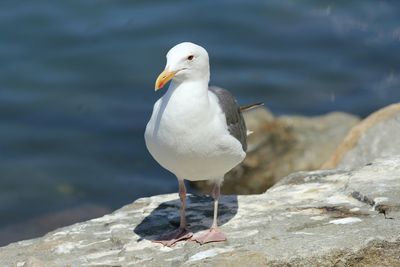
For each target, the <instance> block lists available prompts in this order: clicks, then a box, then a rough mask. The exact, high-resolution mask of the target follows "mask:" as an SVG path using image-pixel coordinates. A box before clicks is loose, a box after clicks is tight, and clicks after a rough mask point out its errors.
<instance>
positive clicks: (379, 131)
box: [323, 104, 400, 169]
mask: <svg viewBox="0 0 400 267" xmlns="http://www.w3.org/2000/svg"><path fill="white" fill-rule="evenodd" d="M399 136H400V104H393V105H390V106H387V107H385V108H382V109H380V110H378V111H376V112H374V113H372V114H371V115H370V116H368V117H367V118H366V119H364V120H363V121H362V122H360V123H359V124H357V125H356V126H354V127H353V128H352V129H351V131H350V132H349V133H348V135H347V136H346V138H345V139H344V141H343V143H342V144H341V145H340V146H339V147H338V148H337V150H336V151H335V152H334V153H333V155H332V156H331V158H330V159H329V160H328V161H327V162H326V163H325V164H324V165H323V168H325V169H333V168H342V169H354V168H357V167H360V166H363V165H365V164H367V163H368V162H371V161H373V160H374V159H376V158H380V157H388V156H393V155H400V138H399Z"/></svg>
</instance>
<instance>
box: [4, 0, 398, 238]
mask: <svg viewBox="0 0 400 267" xmlns="http://www.w3.org/2000/svg"><path fill="white" fill-rule="evenodd" d="M399 14H400V2H397V1H378V0H376V1H320V0H318V1H317V0H315V1H301V2H300V1H295V0H268V1H266V0H264V1H212V0H206V1H165V0H163V1H161V0H160V1H128V0H125V1H108V0H96V1H93V0H85V1H52V0H47V1H44V0H38V1H15V0H3V1H1V3H0V118H1V120H0V152H1V153H0V245H5V244H8V243H9V242H12V241H16V240H21V239H26V238H31V237H35V236H39V235H42V234H44V233H46V232H48V231H50V230H52V229H55V228H58V227H60V226H64V225H68V224H71V223H74V222H77V221H82V220H86V219H89V218H93V217H97V216H100V215H103V214H105V213H108V212H110V211H112V210H114V209H117V208H119V207H120V206H122V205H124V204H127V203H130V202H132V201H134V200H135V199H137V198H139V197H145V196H150V195H155V194H161V193H169V192H176V191H177V182H176V179H175V178H174V177H173V176H172V175H171V174H170V173H168V172H167V171H164V170H163V169H162V168H161V167H160V166H158V164H157V163H156V162H155V161H154V160H153V159H152V158H151V156H150V155H149V153H148V152H147V150H146V148H145V145H144V140H143V133H144V128H145V125H146V123H147V120H148V119H149V116H150V114H151V111H152V107H153V104H154V102H155V101H156V100H157V99H158V98H159V97H160V96H161V94H162V93H163V92H162V91H159V92H157V93H155V92H154V89H153V87H154V81H155V78H156V77H157V75H158V74H159V72H160V71H162V70H163V68H164V65H165V54H166V52H167V51H168V50H169V48H171V47H172V46H174V45H175V44H177V43H180V42H182V41H192V42H195V43H198V44H200V45H202V46H204V47H205V48H206V49H207V50H208V52H209V54H210V60H211V83H212V84H215V85H219V86H222V87H225V88H227V89H229V90H231V91H232V92H233V93H234V94H235V96H236V97H237V98H238V100H239V102H240V103H243V104H247V103H251V102H258V101H263V102H265V104H266V106H267V107H268V108H269V109H271V110H272V112H273V113H274V114H301V115H319V114H323V113H326V112H330V111H336V110H340V111H346V112H350V113H353V114H356V115H359V116H366V115H368V114H369V113H371V112H373V111H375V110H376V109H378V108H380V107H383V106H385V105H387V104H389V103H393V102H396V101H398V100H399V99H400V17H399Z"/></svg>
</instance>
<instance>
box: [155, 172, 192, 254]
mask: <svg viewBox="0 0 400 267" xmlns="http://www.w3.org/2000/svg"><path fill="white" fill-rule="evenodd" d="M178 181H179V198H180V199H181V209H180V216H181V220H180V225H179V228H178V229H175V230H173V231H172V232H168V233H166V234H165V235H163V236H161V237H160V239H159V240H155V241H154V242H156V243H161V244H163V245H164V246H167V247H171V246H173V245H174V244H175V243H176V242H179V241H182V240H187V239H190V238H191V237H192V236H193V233H192V232H190V231H189V230H188V229H187V228H186V216H185V210H186V187H185V183H184V182H183V180H182V179H178Z"/></svg>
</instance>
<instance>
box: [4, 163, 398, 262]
mask: <svg viewBox="0 0 400 267" xmlns="http://www.w3.org/2000/svg"><path fill="white" fill-rule="evenodd" d="M399 192H400V157H390V158H385V159H377V160H375V161H374V162H372V163H368V164H366V165H364V166H363V167H360V168H358V169H354V170H352V171H348V170H322V171H313V172H299V173H295V174H292V175H289V176H287V177H286V178H284V179H283V180H281V181H280V182H279V183H278V184H276V185H275V186H273V187H272V188H271V189H270V190H268V191H267V192H266V193H264V194H260V195H248V196H224V197H222V201H221V203H220V224H221V229H222V230H223V231H225V232H226V234H227V236H228V241H226V242H222V243H214V244H213V243H211V244H206V245H203V246H201V245H199V244H197V243H195V242H181V243H178V244H177V245H175V246H174V247H172V248H168V247H163V246H162V245H159V244H156V243H153V242H152V241H151V240H153V239H154V238H156V237H157V236H159V235H160V234H161V233H162V232H163V231H166V230H169V229H172V228H174V227H176V226H177V224H178V218H179V212H178V207H179V201H178V197H177V195H176V194H170V195H161V196H154V197H150V198H142V199H139V200H137V201H135V202H134V203H132V204H130V205H127V206H125V207H123V208H121V209H119V210H117V211H115V212H114V213H112V214H109V215H106V216H104V217H101V218H97V219H93V220H90V221H87V222H83V223H78V224H75V225H72V226H69V227H65V228H61V229H58V230H56V231H53V232H50V233H48V234H47V235H45V236H44V237H41V238H37V239H33V240H27V241H21V242H17V243H14V244H11V245H9V246H6V247H3V248H0V266H18V267H23V266H179V265H183V266H265V265H270V266H353V265H357V266H400V227H399V225H400V224H399V219H400V193H399ZM212 206H213V205H212V202H211V199H210V198H209V197H199V196H193V195H192V196H190V197H189V203H188V212H187V215H188V221H189V223H190V228H191V230H193V231H194V232H199V231H202V230H204V229H206V228H207V227H209V226H210V224H211V217H212Z"/></svg>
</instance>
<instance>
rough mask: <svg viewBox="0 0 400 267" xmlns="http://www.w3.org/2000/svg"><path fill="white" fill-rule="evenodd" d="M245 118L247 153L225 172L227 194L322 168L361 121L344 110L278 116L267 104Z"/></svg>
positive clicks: (205, 188)
mask: <svg viewBox="0 0 400 267" xmlns="http://www.w3.org/2000/svg"><path fill="white" fill-rule="evenodd" d="M244 118H245V120H246V124H247V128H248V129H249V130H251V131H253V134H251V135H250V136H249V137H248V144H249V145H248V153H247V157H246V159H245V160H244V161H243V163H242V164H240V165H239V166H237V167H236V168H234V169H233V170H232V171H231V172H229V173H228V174H227V175H226V176H225V182H224V186H223V187H222V192H223V193H224V194H257V193H262V192H265V190H267V189H268V188H269V187H271V186H272V185H274V184H275V183H276V181H278V180H279V179H280V178H282V177H285V176H286V175H289V174H290V173H292V172H295V171H305V170H316V169H319V168H320V167H321V165H322V164H323V163H324V162H325V161H327V160H328V159H329V157H330V156H331V155H332V153H333V152H334V151H335V149H336V147H337V146H338V145H339V144H340V143H341V142H342V141H343V139H344V137H345V136H346V134H347V133H348V131H349V130H350V129H351V128H352V127H353V126H354V125H356V124H357V123H358V122H359V118H358V117H356V116H353V115H350V114H346V113H341V112H334V113H329V114H326V115H323V116H316V117H303V116H281V117H277V118H274V116H273V115H272V113H271V112H269V111H268V110H266V109H264V108H258V109H254V110H251V111H249V112H246V113H244ZM192 184H193V186H194V187H195V188H197V189H199V190H200V191H202V192H206V193H209V192H211V189H212V186H213V185H210V184H208V183H207V182H204V181H201V182H195V183H192Z"/></svg>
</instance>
